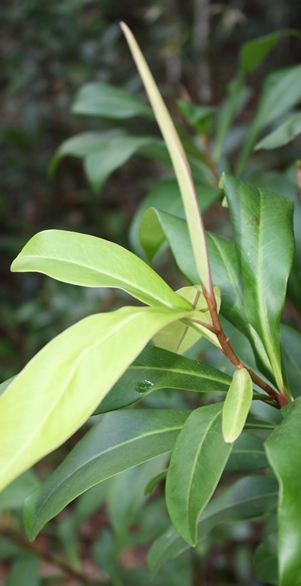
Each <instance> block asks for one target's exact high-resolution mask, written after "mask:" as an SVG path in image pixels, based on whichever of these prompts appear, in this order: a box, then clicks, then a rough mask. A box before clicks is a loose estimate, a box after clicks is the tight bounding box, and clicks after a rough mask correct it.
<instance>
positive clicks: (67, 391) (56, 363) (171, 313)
mask: <svg viewBox="0 0 301 586" xmlns="http://www.w3.org/2000/svg"><path fill="white" fill-rule="evenodd" d="M191 313H192V312H191ZM187 315H189V312H183V311H182V312H180V311H177V310H172V309H168V308H165V307H158V308H153V307H136V308H135V307H124V308H122V309H119V310H118V311H115V312H111V313H104V314H97V315H91V316H89V317H87V318H85V319H83V320H82V321H80V322H79V323H77V324H75V325H74V326H72V327H71V328H68V329H67V330H66V331H65V332H63V333H62V334H60V335H59V336H57V337H56V338H54V339H53V340H52V341H51V342H50V343H49V344H47V345H46V346H45V347H44V348H43V349H42V350H41V351H40V352H39V353H38V354H37V355H36V356H35V357H34V358H33V359H32V360H31V361H30V362H29V363H28V364H27V365H26V366H25V368H24V369H23V370H22V371H21V372H20V374H19V375H18V376H17V377H16V378H15V379H14V380H13V382H12V383H11V384H10V385H9V386H8V388H7V389H6V391H5V392H4V393H3V394H2V395H1V397H0V462H1V465H0V490H1V489H3V488H5V486H7V485H8V484H9V483H10V482H11V481H12V480H14V479H15V478H16V477H17V476H19V475H20V474H21V473H22V472H23V471H24V470H26V469H27V468H29V467H30V466H32V465H33V464H34V463H35V462H37V461H38V460H39V459H40V458H42V457H43V456H45V455H46V454H48V453H49V452H51V451H52V450H54V449H55V448H56V447H58V446H59V445H60V444H62V443H63V442H64V441H65V440H66V439H67V438H68V437H70V435H72V434H73V433H74V432H75V431H76V430H77V429H78V428H79V427H80V426H81V425H82V424H83V423H84V422H85V421H86V420H87V418H88V417H89V415H91V413H93V411H94V409H95V408H96V407H97V405H98V404H99V402H100V401H101V399H102V398H103V397H104V396H105V395H106V394H107V392H108V391H109V390H110V388H111V387H112V386H113V385H114V383H115V382H116V381H117V380H118V378H119V377H120V376H121V375H122V374H123V372H124V371H125V370H126V369H127V368H128V366H129V365H130V364H131V363H132V362H133V360H134V359H135V358H136V357H137V356H138V354H139V353H140V352H141V350H142V349H143V347H144V346H145V345H146V343H147V342H148V341H149V339H150V338H152V336H153V335H154V334H155V333H156V332H157V331H158V330H160V329H161V328H162V327H164V326H166V325H167V324H168V323H170V322H172V321H173V320H176V319H181V318H183V317H186V316H187ZM83 390H84V392H83Z"/></svg>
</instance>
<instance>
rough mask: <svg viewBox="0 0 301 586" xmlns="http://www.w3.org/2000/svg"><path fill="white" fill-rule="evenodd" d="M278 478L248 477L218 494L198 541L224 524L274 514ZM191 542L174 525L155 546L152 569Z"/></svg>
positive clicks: (200, 526)
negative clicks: (276, 480) (181, 535)
mask: <svg viewBox="0 0 301 586" xmlns="http://www.w3.org/2000/svg"><path fill="white" fill-rule="evenodd" d="M277 495H278V490H277V484H276V482H275V480H274V478H265V477H259V476H249V477H248V476H247V477H246V478H243V479H241V480H239V481H238V482H236V483H235V484H233V485H232V486H231V487H230V488H228V489H227V490H225V491H224V492H222V494H219V495H218V496H217V497H215V498H214V499H213V500H212V501H211V502H210V503H209V504H208V505H207V507H206V508H205V510H204V511H203V512H202V514H201V516H200V519H199V522H198V542H199V541H201V540H202V539H204V537H206V535H207V534H208V533H209V531H211V530H212V529H213V528H214V527H216V526H218V525H220V524H221V523H233V522H234V521H239V520H243V519H252V518H253V519H254V518H259V517H262V516H263V515H266V514H267V513H270V512H271V511H272V510H273V509H274V508H275V506H276V503H277ZM188 547H189V546H188V545H187V543H185V541H183V539H182V538H181V537H180V536H179V534H178V533H177V532H176V531H175V529H174V528H173V527H170V528H169V529H168V530H167V531H166V532H165V533H163V535H162V536H161V537H159V539H157V540H156V541H155V543H154V544H153V545H152V547H151V549H150V552H149V555H148V563H149V566H150V569H151V571H152V572H155V571H157V570H158V569H159V568H160V567H161V566H162V564H164V563H165V562H167V561H168V560H170V559H173V558H175V557H176V556H178V555H179V554H180V553H182V552H183V551H185V550H187V549H188Z"/></svg>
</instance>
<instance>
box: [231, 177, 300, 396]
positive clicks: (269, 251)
mask: <svg viewBox="0 0 301 586" xmlns="http://www.w3.org/2000/svg"><path fill="white" fill-rule="evenodd" d="M223 186H224V189H225V194H226V197H227V200H228V204H229V210H230V216H231V223H232V229H233V238H234V244H235V248H236V252H237V256H238V261H239V265H240V270H241V277H242V284H243V294H244V311H245V315H246V317H247V319H248V320H249V322H250V324H251V325H252V326H253V328H254V329H255V330H256V332H257V334H258V335H259V337H260V338H261V340H262V343H263V345H264V348H265V350H266V353H267V355H268V357H269V360H270V363H271V367H272V370H273V373H274V375H275V379H276V382H277V385H278V388H279V389H280V390H281V391H282V390H283V379H282V374H281V357H280V317H281V313H282V309H283V306H284V301H285V294H286V286H287V279H288V276H289V273H290V269H291V266H292V262H293V255H294V238H293V227H292V226H293V203H292V201H291V200H289V199H288V198H286V197H282V196H280V195H278V194H276V193H273V192H271V191H268V190H266V189H260V188H257V187H254V186H252V185H247V184H245V183H243V182H241V181H238V180H236V179H234V178H233V177H231V176H230V175H227V174H224V175H223Z"/></svg>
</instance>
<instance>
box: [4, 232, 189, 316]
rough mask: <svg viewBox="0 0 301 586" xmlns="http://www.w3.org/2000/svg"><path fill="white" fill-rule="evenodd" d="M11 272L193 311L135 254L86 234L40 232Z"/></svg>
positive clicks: (27, 246)
mask: <svg viewBox="0 0 301 586" xmlns="http://www.w3.org/2000/svg"><path fill="white" fill-rule="evenodd" d="M11 270H12V271H18V272H26V271H35V272H40V273H43V274H45V275H48V276H49V277H52V278H53V279H57V280H58V281H63V282H64V283H72V284H74V285H82V286H84V287H117V288H119V289H123V290H124V291H126V292H127V293H129V294H130V295H133V297H136V298H137V299H140V301H143V302H144V303H146V304H148V305H167V306H169V307H179V308H182V309H188V308H189V307H190V306H189V303H188V302H186V301H184V299H182V298H181V297H179V296H178V295H177V294H176V293H174V291H172V289H171V288H170V287H169V286H168V285H167V284H166V283H165V281H163V279H161V277H159V275H158V274H157V273H155V271H153V270H152V269H151V268H150V267H149V266H148V265H147V264H146V263H145V262H143V261H142V260H141V259H140V258H138V257H137V256H135V255H134V254H133V253H131V252H129V251H128V250H126V249H125V248H122V247H121V246H119V245H118V244H114V243H113V242H108V241H107V240H102V239H101V238H96V237H95V236H88V235H87V234H78V233H76V232H65V231H63V230H46V231H45V232H40V233H39V234H36V235H35V236H33V238H31V240H30V241H29V242H28V243H27V244H26V245H25V247H24V248H23V250H22V251H21V252H20V254H19V255H18V256H17V258H16V259H15V260H14V262H13V263H12V267H11Z"/></svg>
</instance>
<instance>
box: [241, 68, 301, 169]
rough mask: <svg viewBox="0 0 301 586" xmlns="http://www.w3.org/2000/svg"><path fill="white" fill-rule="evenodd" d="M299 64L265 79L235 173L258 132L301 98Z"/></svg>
mask: <svg viewBox="0 0 301 586" xmlns="http://www.w3.org/2000/svg"><path fill="white" fill-rule="evenodd" d="M300 77H301V65H295V66H293V67H289V68H287V69H283V70H280V71H275V72H274V73H271V74H270V75H268V76H267V77H266V79H265V82H264V86H263V89H262V93H261V98H260V102H259V105H258V109H257V112H256V114H255V116H254V118H253V121H252V124H251V127H250V130H249V132H248V134H247V138H246V140H245V142H244V145H243V148H242V149H241V151H240V155H239V157H238V162H237V169H236V175H240V174H241V172H242V169H243V167H244V165H245V163H246V160H247V158H248V156H249V154H250V152H251V150H252V148H253V145H254V143H255V141H256V139H257V137H258V135H259V133H260V132H262V131H263V130H264V128H266V127H267V126H268V125H269V124H272V123H273V122H274V121H277V120H279V118H281V116H283V115H284V114H286V113H287V112H289V111H290V110H291V109H292V108H293V107H294V106H296V104H298V103H299V102H300V100H301V85H300Z"/></svg>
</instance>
